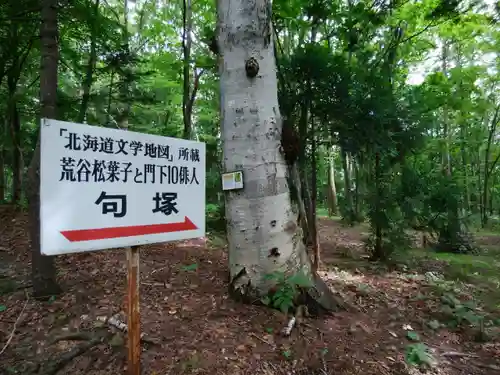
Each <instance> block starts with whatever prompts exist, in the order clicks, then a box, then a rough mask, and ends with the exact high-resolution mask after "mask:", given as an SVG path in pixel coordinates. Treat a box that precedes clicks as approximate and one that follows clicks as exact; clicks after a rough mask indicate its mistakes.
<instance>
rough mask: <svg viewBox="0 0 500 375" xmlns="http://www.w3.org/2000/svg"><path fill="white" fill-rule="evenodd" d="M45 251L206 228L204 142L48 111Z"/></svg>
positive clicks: (181, 235) (168, 237)
mask: <svg viewBox="0 0 500 375" xmlns="http://www.w3.org/2000/svg"><path fill="white" fill-rule="evenodd" d="M40 163H41V165H40V173H41V176H40V178H41V186H40V221H41V228H40V231H41V233H40V234H41V252H42V254H44V255H59V254H66V253H74V252H81V251H91V250H99V249H111V248H117V247H125V246H134V245H143V244H148V243H158V242H166V241H175V240H182V239H187V238H194V237H202V236H204V235H205V144H204V143H201V142H194V141H188V140H184V139H177V138H168V137H161V136H155V135H148V134H141V133H135V132H129V131H123V130H118V129H110V128H103V127H99V126H90V125H85V124H75V123H70V122H63V121H56V120H47V119H42V124H41V160H40Z"/></svg>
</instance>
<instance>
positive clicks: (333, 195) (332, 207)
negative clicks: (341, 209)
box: [328, 152, 338, 216]
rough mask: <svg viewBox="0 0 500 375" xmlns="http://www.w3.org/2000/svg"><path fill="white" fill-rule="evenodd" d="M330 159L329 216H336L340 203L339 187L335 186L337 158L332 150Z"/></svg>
mask: <svg viewBox="0 0 500 375" xmlns="http://www.w3.org/2000/svg"><path fill="white" fill-rule="evenodd" d="M328 159H329V160H328V197H329V207H328V216H334V215H337V212H338V211H337V210H338V203H337V188H336V186H335V160H334V157H333V153H332V152H330V157H329V158H328Z"/></svg>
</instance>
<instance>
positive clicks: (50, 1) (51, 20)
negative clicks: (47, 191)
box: [29, 0, 61, 299]
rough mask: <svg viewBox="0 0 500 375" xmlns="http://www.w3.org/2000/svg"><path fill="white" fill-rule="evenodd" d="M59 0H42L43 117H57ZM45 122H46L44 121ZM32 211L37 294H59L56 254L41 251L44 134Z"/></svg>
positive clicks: (34, 171) (33, 178)
mask: <svg viewBox="0 0 500 375" xmlns="http://www.w3.org/2000/svg"><path fill="white" fill-rule="evenodd" d="M57 38H58V25H57V0H42V1H41V24H40V39H41V48H40V49H41V62H40V63H41V66H40V102H41V109H40V115H41V118H42V119H43V118H49V119H54V118H55V117H56V95H57V64H58V59H59V51H58V44H57ZM42 126H43V125H42ZM29 181H30V183H29V215H30V239H31V251H32V279H33V291H34V297H35V298H40V299H44V298H49V297H50V296H52V295H56V294H59V293H60V292H61V289H60V287H59V285H58V284H57V281H56V269H55V265H54V258H53V257H49V256H42V254H41V252H40V136H39V137H38V140H37V144H36V147H35V151H34V155H33V160H32V161H31V166H30V171H29Z"/></svg>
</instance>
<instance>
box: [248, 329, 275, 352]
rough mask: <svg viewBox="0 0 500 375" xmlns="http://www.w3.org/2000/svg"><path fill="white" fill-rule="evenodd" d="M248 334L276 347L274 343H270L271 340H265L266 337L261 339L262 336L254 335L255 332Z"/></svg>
mask: <svg viewBox="0 0 500 375" xmlns="http://www.w3.org/2000/svg"><path fill="white" fill-rule="evenodd" d="M250 336H253V337H255V338H256V339H257V340H260V341H262V342H263V343H264V344H267V345H269V346H270V347H272V348H276V345H274V344H273V343H271V342H269V341H267V340H266V339H263V338H262V337H260V336H258V335H256V334H255V333H253V332H252V333H250Z"/></svg>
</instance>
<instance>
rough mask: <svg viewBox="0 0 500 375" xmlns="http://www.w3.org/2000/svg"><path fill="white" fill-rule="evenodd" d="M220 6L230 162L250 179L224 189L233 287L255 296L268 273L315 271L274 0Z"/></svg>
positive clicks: (221, 0) (222, 1) (221, 1)
mask: <svg viewBox="0 0 500 375" xmlns="http://www.w3.org/2000/svg"><path fill="white" fill-rule="evenodd" d="M217 10H218V12H217V13H218V47H219V51H220V53H221V59H220V60H219V61H220V66H219V68H220V89H221V101H220V102H221V118H222V136H223V140H224V145H223V153H224V169H225V170H226V171H234V170H242V171H243V181H244V188H243V190H241V191H229V192H226V218H227V223H228V224H227V229H228V234H227V236H228V242H229V269H230V278H231V283H230V290H231V291H232V294H233V296H234V295H239V296H247V297H250V298H254V299H255V297H259V296H262V295H265V294H267V293H268V292H269V288H270V287H271V283H269V281H267V280H265V278H264V276H265V275H266V274H269V273H271V272H275V271H281V272H284V273H285V274H286V273H289V274H290V273H292V274H293V273H296V272H298V271H303V272H305V274H306V275H308V276H310V277H313V274H312V271H311V262H310V259H309V258H308V256H307V253H306V249H305V246H304V243H303V241H302V233H301V230H300V226H299V225H298V224H297V215H296V214H295V213H294V212H293V209H292V202H291V199H290V191H289V188H288V184H287V173H288V167H287V164H286V162H285V159H284V155H283V154H282V153H281V151H280V150H281V147H280V137H281V136H280V134H281V130H282V119H281V116H280V110H279V108H278V95H277V79H276V65H275V59H274V52H273V38H272V37H271V2H270V1H269V0H255V1H252V2H248V1H245V0H218V9H217ZM257 69H258V73H256V71H257ZM252 73H256V74H255V75H254V74H252ZM251 76H254V78H251ZM315 280H316V281H317V282H318V283H320V282H321V280H320V279H319V278H315ZM323 286H324V284H323ZM320 288H321V287H320ZM316 289H318V286H317V285H316ZM323 290H324V288H323ZM325 296H326V298H328V297H329V298H330V306H328V307H329V308H330V309H333V308H334V304H335V303H334V302H332V299H331V298H332V295H331V293H325ZM321 297H323V296H321ZM323 301H325V300H323ZM327 305H328V303H323V306H327Z"/></svg>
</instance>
